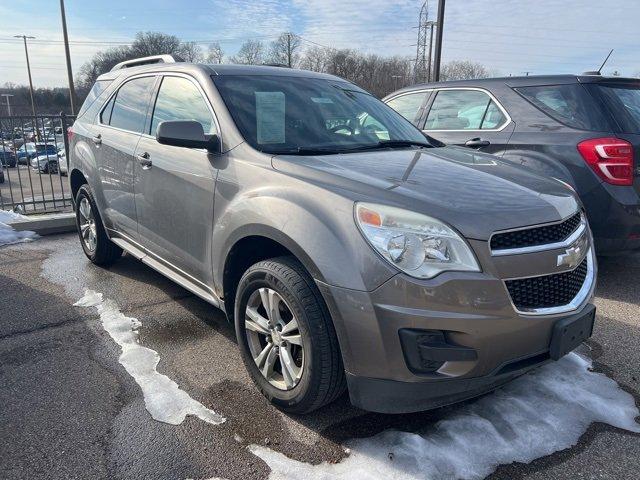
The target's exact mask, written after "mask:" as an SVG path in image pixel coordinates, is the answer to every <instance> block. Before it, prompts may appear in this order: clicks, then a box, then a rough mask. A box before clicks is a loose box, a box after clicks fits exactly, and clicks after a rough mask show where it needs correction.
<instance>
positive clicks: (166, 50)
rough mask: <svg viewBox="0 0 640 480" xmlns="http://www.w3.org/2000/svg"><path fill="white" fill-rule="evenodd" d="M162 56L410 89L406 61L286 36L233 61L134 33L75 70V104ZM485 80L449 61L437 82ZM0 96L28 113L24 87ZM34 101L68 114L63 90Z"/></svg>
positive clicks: (381, 90)
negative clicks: (139, 62)
mask: <svg viewBox="0 0 640 480" xmlns="http://www.w3.org/2000/svg"><path fill="white" fill-rule="evenodd" d="M162 54H169V55H173V56H174V57H175V58H176V59H177V60H180V61H185V62H195V63H199V62H205V63H215V64H220V63H235V64H245V65H263V64H271V65H281V66H287V67H292V68H302V69H305V70H311V71H314V72H324V73H329V74H333V75H337V76H339V77H342V78H345V79H347V80H349V81H351V82H353V83H355V84H356V85H358V86H360V87H362V88H364V89H365V90H368V91H370V92H371V93H373V94H374V95H376V96H378V97H383V96H385V95H387V94H389V93H391V92H393V91H394V90H397V89H398V88H401V87H404V86H407V85H411V84H413V83H415V82H414V78H415V76H414V72H413V61H412V60H411V59H409V58H406V57H402V56H382V55H377V54H365V53H362V52H359V51H358V50H355V49H335V48H328V47H323V46H319V45H313V44H310V43H309V42H306V41H304V40H303V39H302V38H301V37H299V36H297V35H295V34H293V33H290V32H283V33H282V34H281V35H280V36H279V37H278V38H277V39H276V40H275V41H272V42H268V43H265V42H261V41H258V40H247V41H245V42H244V43H243V44H242V45H241V47H240V49H239V50H238V51H237V52H236V53H235V54H234V55H227V54H226V53H225V52H224V50H223V49H222V48H221V46H220V44H219V43H212V44H210V45H209V46H208V48H206V49H203V48H202V47H201V46H200V45H198V44H196V43H194V42H182V41H180V39H179V38H178V37H176V36H174V35H167V34H164V33H160V32H139V33H138V34H136V36H135V39H134V41H133V43H132V44H131V45H126V46H119V47H112V48H109V49H107V50H104V51H100V52H97V53H96V54H95V55H94V56H93V57H92V58H91V59H90V60H89V61H88V62H86V63H85V64H83V65H82V66H81V67H80V70H79V72H78V75H77V76H76V80H75V83H76V94H77V96H78V102H79V103H82V101H83V100H84V98H85V97H86V95H87V93H88V92H89V90H90V89H91V87H92V86H93V84H94V82H95V80H96V78H97V77H98V76H99V75H101V74H103V73H105V72H108V71H109V70H111V68H113V66H114V65H116V64H117V63H120V62H122V61H125V60H130V59H133V58H139V57H147V56H150V55H162ZM490 74H491V72H489V70H488V69H487V68H485V67H484V66H482V65H480V64H478V63H474V62H469V61H454V62H449V63H447V64H445V65H444V66H443V68H442V70H441V74H440V77H441V79H442V80H455V79H465V78H484V77H488V76H490ZM0 93H10V94H13V95H14V97H12V101H11V103H12V113H13V114H14V115H28V114H30V113H31V104H30V98H29V90H28V88H27V87H24V86H16V85H11V84H7V85H5V88H0ZM34 96H35V103H36V106H37V111H38V113H59V112H61V111H65V112H66V113H69V111H68V110H69V109H68V104H69V91H68V89H67V88H49V89H47V88H39V89H37V90H36V91H35V95H34ZM5 110H6V107H4V109H3V107H1V106H0V115H6V112H5Z"/></svg>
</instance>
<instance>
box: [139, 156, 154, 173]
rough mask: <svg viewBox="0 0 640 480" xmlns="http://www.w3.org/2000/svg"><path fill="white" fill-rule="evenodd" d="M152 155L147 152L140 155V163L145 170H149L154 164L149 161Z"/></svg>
mask: <svg viewBox="0 0 640 480" xmlns="http://www.w3.org/2000/svg"><path fill="white" fill-rule="evenodd" d="M149 157H150V155H149V153H147V152H144V153H139V154H138V163H139V164H140V165H142V169H143V170H149V169H150V168H151V165H153V162H152V161H151V160H150V159H149Z"/></svg>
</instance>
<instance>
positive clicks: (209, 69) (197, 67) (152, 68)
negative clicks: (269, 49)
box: [98, 62, 346, 82]
mask: <svg viewBox="0 0 640 480" xmlns="http://www.w3.org/2000/svg"><path fill="white" fill-rule="evenodd" d="M146 72H151V73H153V72H185V73H189V72H191V73H196V72H198V73H204V74H207V75H216V76H221V75H272V76H276V75H277V76H286V77H305V78H323V79H326V80H339V81H342V82H345V81H346V80H344V79H342V78H339V77H336V76H334V75H329V74H327V73H318V72H312V71H309V70H299V69H296V68H288V67H278V66H271V65H226V64H204V63H186V62H176V63H153V64H149V65H140V66H137V67H130V68H122V69H119V70H113V71H110V72H106V73H103V74H102V75H100V76H99V77H98V80H115V79H116V78H119V77H121V76H125V77H129V76H131V75H137V74H139V73H146Z"/></svg>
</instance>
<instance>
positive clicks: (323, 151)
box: [274, 140, 433, 155]
mask: <svg viewBox="0 0 640 480" xmlns="http://www.w3.org/2000/svg"><path fill="white" fill-rule="evenodd" d="M412 146H416V147H420V148H431V147H433V145H431V144H430V143H428V142H423V141H420V140H380V141H379V142H377V143H371V144H365V145H357V146H355V147H347V146H333V147H298V148H296V149H291V150H285V151H281V152H274V153H275V154H276V155H332V154H337V153H350V152H360V151H363V150H376V149H380V148H402V147H412Z"/></svg>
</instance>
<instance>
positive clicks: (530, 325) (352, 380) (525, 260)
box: [319, 242, 595, 413]
mask: <svg viewBox="0 0 640 480" xmlns="http://www.w3.org/2000/svg"><path fill="white" fill-rule="evenodd" d="M471 243H472V244H474V245H473V248H474V250H475V251H476V253H477V252H478V251H479V250H481V249H483V248H484V249H485V250H486V251H487V253H486V256H485V258H483V255H478V256H479V260H480V262H481V264H483V268H484V271H483V272H482V273H469V272H446V273H443V274H441V275H439V276H437V277H436V278H434V279H431V280H418V279H414V278H411V277H408V276H406V275H403V274H398V275H396V276H395V277H393V278H391V279H390V280H388V281H387V282H386V283H384V284H383V285H381V286H380V287H378V288H377V289H376V290H374V291H372V292H363V291H357V290H350V289H344V288H338V287H333V286H329V285H326V284H323V283H319V287H320V289H321V292H322V293H323V296H324V298H325V300H326V302H327V305H328V307H329V310H330V311H331V315H332V317H333V320H334V325H335V328H336V333H337V335H338V339H339V342H340V347H341V351H342V356H343V361H344V365H345V370H346V372H347V382H348V387H349V395H350V398H351V401H352V403H353V404H354V405H356V406H358V407H361V408H364V409H366V410H371V411H377V412H383V413H401V412H413V411H419V410H425V409H430V408H435V407H438V406H442V405H446V404H449V403H453V402H457V401H460V400H464V399H466V398H471V397H474V396H477V395H481V394H483V393H485V392H487V391H490V390H492V389H494V388H496V387H498V386H500V385H502V384H504V383H506V382H508V381H509V380H511V379H513V378H515V377H517V376H519V375H522V374H523V373H525V372H526V371H527V370H529V369H531V368H535V367H537V366H539V365H541V364H543V363H545V362H547V361H549V360H550V355H549V349H550V344H551V339H552V333H553V328H554V325H555V324H556V322H558V321H559V320H562V319H565V318H567V317H571V316H573V315H580V314H584V313H585V312H586V311H587V310H588V309H593V308H594V307H593V306H592V305H591V304H590V303H589V302H590V300H591V298H592V295H593V289H594V288H595V282H592V283H591V284H590V286H589V287H590V288H589V292H588V294H587V295H585V296H584V298H583V300H582V301H581V302H580V304H579V305H575V308H573V310H572V311H569V312H564V313H557V314H545V315H530V314H521V313H518V312H517V311H516V310H515V308H514V306H513V304H512V303H511V297H510V296H509V293H508V291H507V289H506V287H505V283H504V281H503V280H502V279H503V278H509V277H510V276H518V274H519V272H521V271H522V272H524V271H525V270H528V271H529V272H531V271H532V270H539V272H540V273H542V271H543V270H545V269H547V268H548V266H546V265H545V262H546V261H547V260H548V261H553V262H554V265H555V261H556V258H557V254H558V253H559V252H562V251H564V250H562V251H555V250H552V251H549V252H544V253H537V254H535V255H536V257H535V258H536V259H537V262H536V265H535V266H532V262H531V258H530V257H528V256H527V255H519V256H518V259H517V260H516V258H515V257H513V258H512V259H511V260H509V259H507V258H506V257H502V259H500V260H497V259H496V258H494V259H493V260H489V258H488V257H490V254H489V252H488V249H487V247H486V243H485V242H471ZM485 266H486V268H485ZM501 269H502V271H501ZM535 273H538V272H535ZM535 273H534V274H535ZM547 273H548V270H547ZM593 274H594V276H595V272H593ZM407 331H408V332H411V331H418V332H419V331H424V332H442V336H443V337H444V342H445V343H446V345H444V347H443V345H442V339H438V338H435V340H434V341H435V342H436V347H435V348H434V349H433V350H432V353H433V352H435V353H433V355H434V356H433V357H432V359H435V361H436V364H435V367H434V369H431V370H429V369H428V368H427V369H426V370H421V369H420V368H419V367H418V368H416V362H415V361H413V360H412V359H411V358H410V357H411V353H410V351H409V350H407V341H408V340H406V338H405V339H403V338H402V336H403V332H407ZM438 342H440V343H438ZM452 346H453V347H454V348H453V349H452V350H448V348H449V347H452ZM454 350H455V351H454ZM442 355H444V356H442ZM447 355H453V356H450V357H447ZM446 358H453V359H454V360H450V361H447V360H446ZM443 359H445V361H442V360H443ZM437 361H440V363H437Z"/></svg>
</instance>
